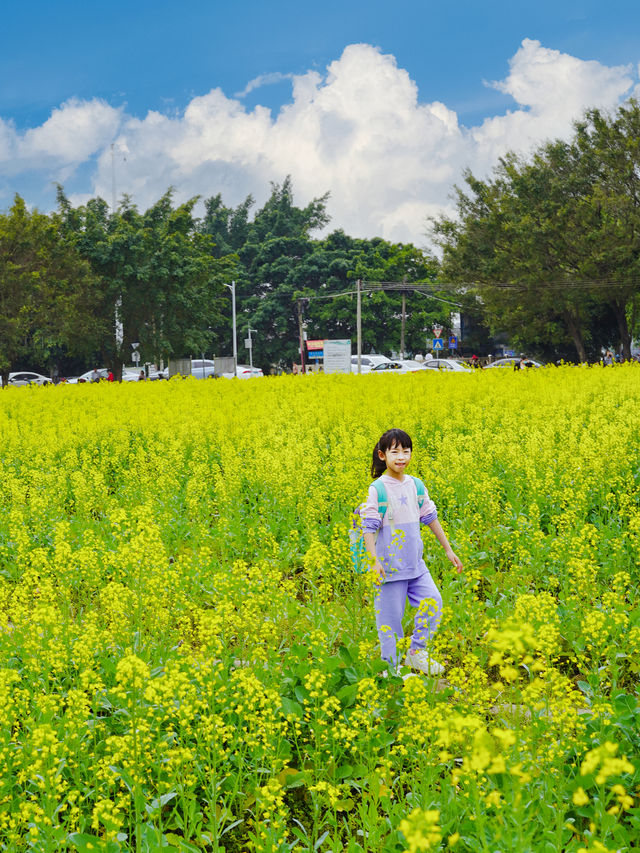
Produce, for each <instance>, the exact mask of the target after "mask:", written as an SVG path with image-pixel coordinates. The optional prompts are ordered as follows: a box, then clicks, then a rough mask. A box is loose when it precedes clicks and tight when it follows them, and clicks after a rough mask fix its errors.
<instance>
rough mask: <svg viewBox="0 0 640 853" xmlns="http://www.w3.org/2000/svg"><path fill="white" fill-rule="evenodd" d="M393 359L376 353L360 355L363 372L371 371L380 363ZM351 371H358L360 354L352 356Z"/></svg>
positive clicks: (361, 370)
mask: <svg viewBox="0 0 640 853" xmlns="http://www.w3.org/2000/svg"><path fill="white" fill-rule="evenodd" d="M390 361H391V359H390V358H387V356H386V355H376V354H375V353H372V354H371V355H361V356H360V372H361V373H369V372H370V371H371V370H373V368H374V367H377V366H378V365H380V364H385V363H387V362H390ZM351 372H352V373H357V372H358V356H357V355H352V356H351Z"/></svg>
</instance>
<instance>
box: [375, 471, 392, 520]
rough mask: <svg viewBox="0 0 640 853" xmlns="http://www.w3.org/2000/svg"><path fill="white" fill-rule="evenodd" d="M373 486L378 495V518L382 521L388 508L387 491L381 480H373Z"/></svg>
mask: <svg viewBox="0 0 640 853" xmlns="http://www.w3.org/2000/svg"><path fill="white" fill-rule="evenodd" d="M373 486H374V488H375V490H376V492H377V493H378V512H379V513H380V516H381V517H382V520H383V521H384V517H385V515H386V512H387V509H388V508H389V501H388V500H387V490H386V488H385V485H384V483H383V482H382V480H374V481H373Z"/></svg>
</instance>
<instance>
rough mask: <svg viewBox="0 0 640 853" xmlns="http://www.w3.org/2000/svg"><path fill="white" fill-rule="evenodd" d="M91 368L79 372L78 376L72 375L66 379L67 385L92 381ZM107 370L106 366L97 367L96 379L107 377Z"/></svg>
mask: <svg viewBox="0 0 640 853" xmlns="http://www.w3.org/2000/svg"><path fill="white" fill-rule="evenodd" d="M92 377H93V369H92V370H87V371H86V373H83V374H81V375H80V376H72V377H71V378H70V379H67V380H66V384H67V385H83V384H84V383H85V382H93V378H92ZM108 377H109V371H108V370H107V368H106V367H99V368H98V380H103V379H108Z"/></svg>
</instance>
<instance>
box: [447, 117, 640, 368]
mask: <svg viewBox="0 0 640 853" xmlns="http://www.w3.org/2000/svg"><path fill="white" fill-rule="evenodd" d="M639 132H640V113H639V111H638V106H637V104H636V103H635V102H634V101H631V102H630V103H629V105H628V106H626V107H623V108H621V109H620V110H619V111H618V113H617V115H616V116H613V117H606V116H603V115H602V114H601V113H600V112H598V111H595V110H594V111H590V112H588V113H587V114H586V116H585V118H584V120H583V121H582V122H578V123H577V124H576V126H575V133H574V136H573V138H572V139H571V140H569V141H568V142H567V141H562V140H558V141H555V142H551V143H548V144H546V145H544V146H542V147H540V148H539V149H538V150H537V151H536V152H535V153H534V155H533V156H532V157H531V158H530V159H529V160H524V159H522V158H519V157H517V156H516V155H514V154H509V155H507V156H506V157H504V158H502V159H501V161H500V163H499V165H498V167H497V168H496V169H495V170H494V173H493V176H492V178H490V179H488V180H486V181H482V180H479V179H477V178H475V177H474V176H473V175H472V174H471V173H470V172H468V173H467V174H466V175H465V181H466V186H467V189H466V191H463V190H461V189H457V208H458V209H457V217H456V219H447V218H444V217H443V218H440V219H439V220H437V221H436V222H435V223H434V232H435V234H436V237H437V239H438V240H439V242H440V245H441V246H442V248H443V252H444V254H443V275H444V277H446V278H448V279H451V280H453V281H457V282H459V283H465V284H467V285H468V286H469V285H471V286H473V285H475V286H476V287H477V290H478V293H479V295H480V297H481V299H482V302H483V305H484V311H485V316H486V317H487V320H488V322H489V325H490V327H491V329H492V331H493V332H494V333H497V332H500V331H502V332H507V333H508V334H509V335H510V336H511V338H512V340H513V341H514V342H515V343H516V344H517V345H519V346H521V347H531V346H533V347H535V348H543V347H544V346H545V345H546V346H547V347H549V346H552V347H556V348H560V349H561V348H562V347H563V346H565V345H566V344H567V342H569V341H570V342H572V343H573V346H574V348H575V351H576V353H577V355H578V358H579V359H580V360H581V361H585V360H586V359H587V357H588V355H591V356H594V355H595V356H597V355H598V353H599V350H600V347H601V346H602V345H612V344H614V343H617V344H620V345H621V347H622V350H623V353H624V354H625V355H626V356H627V357H629V355H630V343H631V337H630V333H629V325H628V317H629V315H630V313H633V311H634V310H635V307H636V303H637V293H638V288H637V281H638V235H640V227H639V226H640V218H639V216H638V214H639V212H640V207H639V204H638V201H637V199H638V197H640V195H639V190H640V184H639V181H640V178H638V175H639V174H640V172H639V168H640V161H639V159H638V155H639V153H640V145H639V143H638V133H639ZM616 329H617V332H616V331H615V330H616Z"/></svg>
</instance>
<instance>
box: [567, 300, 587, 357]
mask: <svg viewBox="0 0 640 853" xmlns="http://www.w3.org/2000/svg"><path fill="white" fill-rule="evenodd" d="M562 315H563V317H564V322H565V324H566V326H567V329H568V331H569V333H570V335H571V337H572V339H573V345H574V346H575V348H576V352H577V353H578V358H579V360H580V363H581V364H584V363H585V362H586V360H587V351H586V350H585V348H584V342H583V340H582V331H581V329H580V323H579V321H578V318H577V317H576V316H575V314H574V313H573V312H572V311H571V309H570V308H566V307H565V308H564V309H563V311H562Z"/></svg>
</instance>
